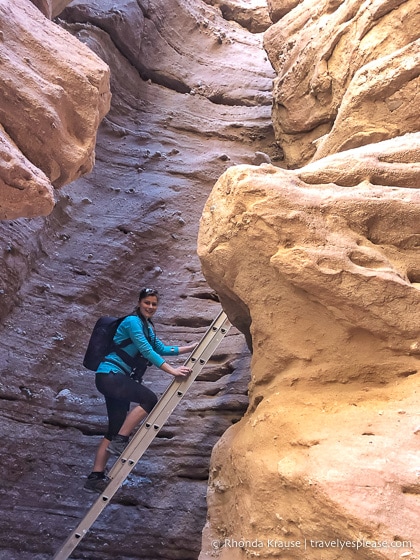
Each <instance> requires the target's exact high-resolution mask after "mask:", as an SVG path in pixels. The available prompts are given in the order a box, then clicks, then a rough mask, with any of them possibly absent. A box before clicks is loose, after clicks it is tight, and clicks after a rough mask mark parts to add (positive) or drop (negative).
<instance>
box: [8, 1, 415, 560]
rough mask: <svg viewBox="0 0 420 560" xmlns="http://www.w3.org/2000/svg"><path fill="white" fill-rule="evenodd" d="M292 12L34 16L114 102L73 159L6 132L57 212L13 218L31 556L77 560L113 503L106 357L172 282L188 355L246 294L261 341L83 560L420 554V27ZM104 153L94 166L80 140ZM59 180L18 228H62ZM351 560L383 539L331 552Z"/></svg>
mask: <svg viewBox="0 0 420 560" xmlns="http://www.w3.org/2000/svg"><path fill="white" fill-rule="evenodd" d="M64 4H65V2H64V3H60V2H37V5H38V6H39V8H40V9H41V10H42V12H43V13H44V14H45V15H46V16H48V17H53V16H54V15H56V14H57V11H59V10H60V9H61V8H62V7H64ZM267 4H268V13H269V14H270V16H271V18H272V20H273V21H274V22H276V23H275V24H274V25H273V26H272V27H270V28H268V26H269V21H268V15H267V11H266V10H265V7H264V3H263V2H260V1H255V2H249V3H248V2H245V0H243V1H242V0H241V1H239V0H232V1H228V0H226V1H222V0H209V1H207V2H206V3H204V2H201V1H198V0H194V1H193V0H187V1H185V0H184V1H181V0H179V1H171V2H167V1H165V2H164V1H163V0H154V1H153V2H151V1H146V0H145V1H142V0H141V1H139V2H136V1H134V0H125V1H119V2H117V3H116V2H111V1H108V0H102V1H101V2H98V1H94V0H91V1H85V2H84V1H81V0H76V1H74V2H72V3H71V4H70V5H69V6H68V7H67V8H66V9H65V10H64V11H63V12H62V13H60V15H59V18H58V19H56V20H55V23H52V22H48V20H46V19H45V18H43V19H42V20H40V19H39V18H40V17H42V16H39V15H36V16H33V18H32V20H33V21H32V25H31V26H29V31H31V32H32V33H33V35H34V36H35V37H34V39H33V40H31V41H29V40H28V42H27V43H26V47H25V41H23V46H24V47H25V48H29V45H30V44H32V42H34V47H33V48H34V51H35V52H37V48H38V47H35V45H37V44H38V43H39V37H44V35H43V33H47V35H48V34H49V33H51V34H52V35H49V39H48V41H50V38H51V41H52V37H55V36H56V35H57V34H58V35H59V38H60V39H59V40H60V41H62V40H64V41H68V43H69V45H72V46H73V45H75V44H76V43H75V42H74V39H75V38H76V39H78V40H79V41H80V45H81V46H80V47H79V46H78V47H77V48H80V49H81V51H80V53H81V55H80V56H81V59H80V60H79V59H77V60H76V61H74V62H73V66H74V67H75V68H76V67H77V68H80V65H82V66H83V67H84V65H85V62H86V60H88V61H89V60H95V64H98V68H100V69H101V71H102V72H103V74H102V75H103V77H104V79H105V82H101V81H95V84H96V87H95V88H93V90H92V91H93V92H94V95H93V96H92V97H90V98H86V97H85V95H80V98H81V99H80V100H78V96H77V95H75V97H74V99H75V101H79V102H80V103H81V108H80V111H81V113H80V116H81V121H80V122H84V119H85V118H86V124H87V126H88V128H89V130H83V131H81V132H86V136H83V134H81V132H80V131H77V133H76V134H73V132H74V131H73V130H70V131H68V130H66V128H65V127H64V129H63V130H62V131H61V133H62V134H64V133H66V134H67V133H68V134H69V135H68V136H66V134H64V144H62V140H63V139H62V138H59V137H57V139H56V140H54V142H51V143H50V144H49V146H48V150H44V153H43V154H38V157H41V155H42V161H43V162H45V165H44V163H42V162H41V163H42V165H41V163H40V164H39V165H38V163H37V161H34V160H33V159H32V157H30V158H28V157H27V153H28V150H30V148H31V147H32V144H31V143H30V142H29V144H28V147H27V148H26V147H24V148H23V149H22V147H23V144H20V143H18V142H17V141H16V139H15V138H14V137H13V136H12V135H10V133H9V132H8V128H6V127H5V131H7V134H8V135H9V137H5V141H4V142H3V143H2V146H3V147H4V148H3V149H4V153H5V154H6V157H8V158H10V159H9V161H13V169H14V170H16V169H17V170H19V169H22V172H20V171H19V173H18V176H19V177H23V178H24V179H25V181H26V182H25V183H24V186H25V189H27V192H28V193H30V195H28V197H27V199H26V200H27V202H26V207H27V209H26V210H25V213H23V212H22V207H24V206H25V205H23V206H21V207H20V210H19V204H18V203H16V204H15V201H14V200H12V201H11V202H10V204H9V206H10V207H12V203H13V204H15V205H14V209H15V210H14V211H15V213H14V214H13V213H9V214H7V215H6V214H5V215H4V217H5V218H8V219H6V220H4V221H3V222H2V223H0V231H1V243H2V254H1V257H0V265H1V268H0V271H1V272H0V279H1V286H0V289H1V290H0V298H1V307H0V319H1V321H2V324H1V359H0V370H1V377H0V399H1V409H0V415H1V423H0V429H1V433H2V436H3V437H2V442H3V446H2V452H1V454H2V465H3V476H2V484H1V488H0V507H1V513H2V515H1V518H0V523H1V527H0V529H1V534H2V540H1V543H0V554H1V555H2V556H3V557H4V558H7V559H12V560H13V559H15V558H16V559H19V560H29V559H31V560H34V559H39V560H41V559H42V560H44V559H47V558H51V556H52V554H53V552H54V550H56V549H57V547H58V546H59V545H60V544H61V542H62V541H63V539H64V538H65V537H66V536H67V534H68V533H69V531H70V530H72V529H73V528H74V527H75V525H76V524H77V522H78V520H79V519H80V518H81V517H82V516H83V514H84V513H85V511H86V509H87V507H88V506H89V504H90V503H91V502H92V497H91V496H90V495H86V494H83V493H82V491H81V486H82V485H83V481H84V476H85V475H86V474H87V472H89V469H90V466H91V457H92V455H93V453H94V450H95V447H96V445H97V443H98V441H99V437H100V434H101V433H102V431H103V429H104V425H105V410H104V406H103V403H102V400H101V398H100V397H99V395H98V393H97V391H96V390H95V388H94V385H93V381H92V377H91V376H90V375H89V374H87V373H86V371H84V370H83V368H82V366H81V358H82V353H83V348H84V345H85V344H86V340H87V337H88V334H89V331H90V328H91V326H92V324H93V322H94V320H95V319H96V317H97V316H99V315H102V314H105V313H113V314H117V313H122V312H127V311H129V310H130V308H131V307H132V304H133V301H134V300H135V298H136V295H137V292H138V288H139V287H141V286H142V285H150V284H152V285H156V286H157V287H158V288H159V289H160V290H161V291H162V293H163V298H162V310H161V311H160V313H159V316H158V317H157V321H156V323H157V327H158V333H159V335H160V336H161V337H162V338H163V339H164V340H171V341H180V342H183V341H185V342H191V341H192V340H197V338H198V337H199V336H200V335H201V334H202V333H203V332H204V330H205V328H206V326H207V325H208V324H209V323H210V321H211V319H212V318H213V317H214V316H215V314H216V313H217V312H218V310H219V309H220V304H219V303H218V299H219V298H220V300H221V302H222V304H223V306H224V308H225V309H226V311H227V312H228V314H229V317H230V318H231V320H232V321H233V322H234V324H235V326H236V327H237V329H233V331H232V332H231V333H230V334H229V336H228V337H227V339H226V340H225V341H224V342H223V344H222V346H221V347H220V348H219V350H218V352H217V354H216V355H215V356H214V358H213V360H212V362H211V364H210V366H209V367H208V368H207V369H206V370H205V371H204V373H203V375H202V376H200V379H199V380H198V381H197V383H196V384H195V385H194V387H193V388H192V389H191V392H190V394H189V395H188V396H187V398H186V399H185V400H184V401H183V403H182V405H181V406H180V407H179V409H178V410H177V411H176V412H175V414H174V415H173V416H172V418H171V419H170V421H169V423H168V425H167V426H166V427H165V429H164V430H162V432H161V434H160V437H159V438H158V439H157V440H156V441H155V442H154V444H153V445H152V447H151V448H150V450H149V451H148V452H147V454H146V455H145V457H144V458H143V459H142V461H141V462H140V464H139V465H138V467H137V468H136V470H135V471H134V473H133V475H132V476H130V478H129V480H128V481H127V483H126V484H125V485H124V487H123V488H122V489H121V490H120V491H119V493H118V494H117V496H116V497H115V499H114V501H113V503H112V504H110V505H109V506H108V508H107V510H106V512H105V513H104V515H103V516H102V517H101V518H100V520H99V521H98V523H97V524H96V525H95V526H94V528H93V529H92V531H91V532H90V534H89V535H87V536H86V537H85V539H83V541H82V542H81V544H80V545H79V547H78V549H77V552H75V554H74V557H75V558H77V557H79V558H89V559H90V560H95V559H99V558H100V559H101V560H104V559H107V558H116V557H118V558H121V559H123V558H127V559H128V558H130V559H131V558H142V559H143V560H159V559H168V560H172V559H179V560H189V559H191V560H193V559H197V558H198V556H199V555H200V558H202V559H204V558H222V559H223V560H226V559H229V560H235V559H245V558H250V557H258V558H286V559H292V558H299V559H301V558H305V559H308V560H312V559H314V560H319V559H323V560H332V559H338V558H340V559H356V558H358V559H359V558H366V559H368V558H369V559H378V560H379V559H380V558H392V559H394V558H395V559H396V558H405V557H408V558H411V559H412V560H413V559H415V558H417V557H419V554H420V553H419V531H418V528H417V525H418V522H417V520H418V517H419V513H420V510H419V504H418V496H419V476H420V471H419V457H418V438H419V437H420V435H419V434H420V427H419V421H418V405H417V394H418V357H419V352H420V350H419V348H420V340H419V319H418V303H419V299H418V298H419V291H418V289H419V288H418V285H419V283H420V261H419V255H418V239H419V235H420V231H419V226H418V223H419V220H418V218H419V197H418V176H419V173H418V171H419V168H418V166H419V135H418V130H419V128H418V125H417V121H416V114H417V113H418V110H417V109H418V97H416V95H418V94H417V90H418V52H419V51H418V40H419V37H418V31H417V30H418V29H419V26H418V17H419V10H418V5H417V3H416V2H410V1H406V2H403V1H400V2H398V1H394V2H389V1H385V0H380V1H379V0H378V1H376V2H374V1H369V2H365V3H362V2H355V1H347V2H336V3H334V2H325V3H317V4H316V6H313V5H312V3H311V2H308V1H306V2H305V1H304V2H301V3H298V2H296V1H295V2H284V1H281V2H280V1H276V0H270V1H269V2H268V3H267ZM6 5H7V7H10V6H9V3H7V2H2V3H1V4H0V6H6ZM19 7H22V9H23V10H25V11H26V12H27V13H31V14H32V11H30V10H33V7H30V4H29V3H28V2H26V1H22V2H20V3H19ZM28 11H30V12H28ZM13 12H14V10H11V9H8V10H4V15H3V16H2V17H4V18H5V20H4V21H5V22H6V21H9V20H7V19H6V17H10V14H11V13H13ZM15 12H16V13H14V14H13V17H16V14H18V13H19V12H18V11H17V10H15ZM37 22H39V25H38V24H37ZM4 25H5V24H4ZM10 27H12V26H11V25H10ZM40 28H42V33H41V29H40ZM266 29H268V30H267V31H266V33H265V36H264V44H265V47H266V49H267V54H266V53H265V52H264V50H263V48H262V43H263V36H262V31H264V30H266ZM27 31H28V30H26V31H25V32H27ZM38 33H40V35H38ZM22 35H23V37H24V36H25V34H24V33H23V31H22ZM44 39H45V37H44ZM45 40H47V39H45ZM41 42H42V41H41ZM16 44H18V43H16ZM47 44H48V45H51V48H52V43H51V42H47ZM77 44H78V45H79V43H77ZM83 44H84V45H85V46H84V45H83ZM86 47H87V49H86ZM16 48H17V47H14V49H15V50H16ZM51 48H50V50H51ZM75 48H76V47H75ZM86 50H88V52H89V53H95V55H93V54H89V55H87V54H85V53H86ZM60 52H61V53H62V50H60ZM9 56H11V55H9ZM25 56H26V54H25V52H24V50H23V51H22V53H21V56H20V59H19V62H20V63H21V64H22V68H24V69H27V65H26V66H25V65H24V57H25ZM45 56H46V55H45ZM267 56H268V57H269V59H270V62H269V61H268V60H267ZM39 58H40V60H44V55H43V56H40V57H39ZM57 59H59V60H57V64H58V68H61V70H60V73H59V75H60V76H61V72H63V73H64V74H67V73H68V60H67V59H66V56H64V62H63V60H62V59H61V58H60V56H59V54H58V52H57ZM48 60H50V59H48ZM101 61H102V62H101ZM61 63H62V64H63V66H60V64H61ZM270 63H271V64H270ZM54 64H55V62H54ZM50 65H51V62H50V63H49V64H47V65H46V67H44V68H42V69H40V70H39V71H41V70H42V72H46V73H47V75H48V72H47V70H48V68H47V67H49V66H50ZM54 67H55V66H54ZM108 68H109V69H110V78H111V82H110V84H111V91H112V102H111V107H110V111H109V113H108V114H107V115H106V116H104V115H105V113H106V110H107V103H108V102H109V92H108V90H107V88H106V87H105V88H104V89H103V85H104V84H105V83H106V79H107V76H108ZM272 68H274V70H275V72H276V74H277V77H275V74H274V72H273V69H272ZM39 71H38V72H37V73H38V74H39ZM86 72H87V71H86ZM18 74H19V73H18ZM70 74H71V75H73V76H74V74H73V72H70ZM22 76H24V73H22ZM85 76H86V74H85ZM70 78H71V76H70ZM13 79H15V78H14V77H13ZM22 79H23V78H22ZM63 79H64V78H63ZM273 80H274V92H273V93H274V102H273V107H271V103H272V84H273ZM69 81H70V83H71V80H69ZM88 81H89V80H88ZM47 82H48V80H47ZM82 83H86V82H85V81H84V80H82ZM67 89H70V90H72V88H71V87H70V85H67V86H66V90H67ZM28 90H29V91H30V92H32V91H35V92H36V87H34V88H28ZM47 90H48V88H47ZM40 91H41V93H42V92H43V89H42V88H40ZM73 91H75V90H73ZM82 91H84V90H83V88H82ZM41 93H40V94H39V95H41ZM76 93H77V92H76ZM101 93H102V94H103V97H102V95H101ZM101 97H102V99H105V103H103V101H102V100H101ZM35 98H36V96H35ZM59 98H60V96H58V97H57V96H55V97H54V96H50V97H48V98H47V99H45V98H42V106H43V107H44V110H43V111H40V114H41V115H45V114H48V113H49V111H45V108H46V107H47V108H51V109H52V108H55V109H57V107H55V104H56V103H57V101H59ZM39 102H40V101H39ZM35 105H36V103H35ZM58 106H59V107H60V103H58ZM89 106H92V107H93V111H92V114H88V115H87V114H86V112H87V113H89V111H88V110H87V108H88V107H89ZM19 107H20V106H19ZM73 109H74V111H75V112H76V113H77V111H78V109H77V104H76V105H74V106H73ZM416 110H417V113H416ZM14 114H16V110H15V111H14ZM30 114H32V113H30ZM101 119H103V120H102V124H101V125H100V127H99V131H98V135H97V143H96V147H95V146H94V143H95V135H96V127H97V126H98V124H99V121H100V120H101ZM76 121H77V119H76ZM1 122H3V121H1ZM16 122H18V123H19V122H21V123H22V122H24V123H26V125H28V123H27V121H25V120H22V121H19V119H17V121H16ZM57 122H59V123H61V122H65V123H70V122H73V119H71V120H70V121H66V111H64V112H63V113H60V116H59V118H58V121H57ZM77 122H79V121H77ZM271 122H272V123H273V125H274V131H273V128H272V126H271ZM20 126H22V124H21V125H20ZM405 133H409V134H407V135H405ZM79 134H81V136H80V138H79ZM28 137H29V133H26V134H22V138H23V139H24V140H25V139H26V141H28ZM19 138H20V137H19ZM69 138H70V140H69ZM79 140H80V142H81V143H82V144H83V145H84V146H88V148H87V150H85V151H84V152H83V150H82V151H81V152H80V154H82V153H84V155H83V157H82V159H80V160H79V164H78V166H77V165H74V166H73V167H72V171H71V172H70V171H69V169H70V168H69V167H68V165H69V163H71V164H72V165H73V164H74V163H75V162H74V161H73V160H72V158H70V160H69V154H68V153H67V154H66V151H65V150H62V146H63V145H66V144H65V142H67V145H68V142H73V143H74V144H78V142H79ZM54 150H55V151H54ZM94 152H95V156H96V164H95V167H94V168H93V171H92V172H91V173H90V174H87V175H85V176H84V177H82V178H79V179H78V180H76V181H74V179H75V178H76V177H77V176H80V173H82V174H84V173H86V172H87V171H89V170H90V169H91V166H92V163H93V154H94ZM36 153H38V152H36ZM56 153H62V160H61V159H60V158H59V157H58V156H57V155H55V156H54V154H56ZM72 153H73V151H72ZM7 154H11V155H7ZM23 154H25V155H23ZM35 155H36V154H35ZM53 156H54V157H53ZM64 156H65V157H64ZM11 158H13V160H12V159H11ZM83 158H84V159H83ZM56 161H58V162H59V163H58V164H57V165H56V164H55V162H56ZM270 161H271V162H272V163H274V164H275V165H276V166H274V165H271V164H270ZM51 162H54V165H52V164H51ZM86 162H87V163H86ZM260 163H262V165H260V166H258V164H260ZM253 164H255V165H253ZM277 165H280V166H281V167H277ZM76 168H77V171H74V170H75V169H76ZM282 168H284V169H282ZM287 169H289V170H287ZM15 173H16V171H15ZM72 173H75V175H72ZM78 173H79V175H77V174H78ZM5 177H6V178H7V175H5ZM219 177H220V179H219ZM2 180H3V179H2ZM216 181H217V183H216ZM3 182H4V185H5V188H10V185H9V183H7V182H6V181H4V180H3ZM67 182H70V184H68V185H67V186H63V184H64V183H67ZM215 183H216V186H215V187H214V189H213V190H212V187H213V185H214V184H215ZM17 186H18V187H20V188H21V185H20V184H18V185H17ZM52 186H54V187H55V193H54V198H55V202H56V205H55V208H54V209H53V211H52V212H51V214H50V215H49V216H48V217H47V218H41V217H40V218H37V219H11V218H15V217H17V216H35V215H40V214H45V213H47V212H50V211H51V210H52V205H53V194H52V193H53V191H52ZM21 190H22V188H21ZM4 192H6V191H4ZM22 192H23V191H22ZM32 193H34V194H32ZM210 193H211V194H210ZM35 194H36V197H35ZM25 196H26V195H25ZM2 199H3V197H2ZM43 199H45V200H47V202H46V203H44V202H42V201H43ZM5 200H6V199H5ZM41 202H42V204H41ZM37 205H38V206H37ZM203 206H205V208H204V212H203V214H202V209H203ZM9 212H10V210H9ZM19 212H22V213H20V214H19ZM29 212H32V214H30V213H29ZM201 214H202V219H201V226H200V233H199V255H200V260H201V263H200V262H199V260H198V258H197V256H196V243H197V235H198V220H199V217H200V216H201ZM201 267H202V268H201ZM202 272H204V275H205V277H204V276H203V274H202ZM216 292H217V293H216ZM241 332H242V333H243V334H241ZM243 335H245V339H246V341H247V344H248V348H252V350H253V354H252V362H251V364H250V359H249V352H248V349H247V347H246V346H245V343H244V337H243ZM250 371H251V380H250V384H249V405H248V382H249V372H250ZM146 382H147V383H148V384H151V385H152V386H153V387H154V388H155V389H156V390H157V391H158V392H162V391H163V390H164V388H165V386H166V385H167V382H168V380H167V378H165V376H160V375H159V372H157V371H150V372H149V374H148V377H147V379H146ZM244 413H245V415H244ZM241 418H242V419H241ZM232 424H234V425H233V426H232ZM228 428H229V429H228ZM220 437H221V439H220V442H219V443H218V444H217V446H216V447H215V450H214V453H213V457H212V462H211V468H210V483H209V488H208V496H207V501H208V519H207V524H206V527H205V531H204V535H203V539H202V541H201V531H202V528H203V526H204V523H205V518H206V502H205V494H206V488H207V477H208V469H209V467H208V464H209V456H210V453H211V450H212V447H213V445H214V444H215V442H216V441H217V440H218V439H219V438H220ZM337 539H339V540H340V542H346V541H347V542H349V543H354V542H356V540H357V542H362V545H361V546H360V547H359V546H358V548H355V547H354V546H351V545H347V546H343V547H342V548H339V547H338V548H337V547H336V546H334V545H331V546H329V547H328V548H327V549H326V548H325V546H323V543H328V542H329V543H336V542H337ZM377 541H381V542H386V543H387V544H388V547H387V548H385V547H382V548H380V549H378V548H375V549H374V548H372V547H369V546H368V545H366V543H367V542H377ZM298 543H299V544H298ZM316 543H318V545H317V544H316ZM409 543H410V546H409ZM284 547H287V550H284ZM200 548H201V553H200Z"/></svg>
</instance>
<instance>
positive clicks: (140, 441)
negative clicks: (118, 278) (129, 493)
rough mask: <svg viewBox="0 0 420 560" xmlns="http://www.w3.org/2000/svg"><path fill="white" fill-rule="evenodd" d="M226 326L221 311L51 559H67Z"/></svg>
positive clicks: (139, 455) (215, 344) (223, 314)
mask: <svg viewBox="0 0 420 560" xmlns="http://www.w3.org/2000/svg"><path fill="white" fill-rule="evenodd" d="M229 328H230V322H229V319H228V318H227V316H226V314H225V313H224V312H223V311H221V312H220V313H219V315H218V316H217V317H216V319H215V320H214V321H213V323H212V324H211V325H210V327H209V328H208V330H207V332H206V333H205V335H204V336H203V338H202V339H201V341H200V342H199V343H198V345H197V346H196V348H195V349H194V352H193V353H192V355H191V356H190V357H189V359H188V360H187V361H186V363H185V365H187V366H188V367H190V368H191V364H194V367H192V368H191V369H192V373H191V374H190V375H189V376H188V377H186V378H182V379H181V380H179V379H177V378H175V379H174V380H173V381H172V383H171V384H170V385H169V387H168V388H167V389H166V391H165V392H164V393H163V395H162V396H161V398H160V399H159V401H158V403H157V404H156V406H155V407H154V409H153V410H152V411H151V412H150V414H149V416H148V419H147V421H146V422H144V423H143V424H142V425H141V426H140V428H139V429H138V430H137V432H136V433H135V435H134V436H133V438H132V440H131V441H130V443H129V444H128V445H127V447H126V448H125V450H124V452H123V456H120V458H119V459H118V460H117V461H116V462H115V463H114V466H113V467H112V469H111V470H110V472H109V474H108V476H109V478H110V482H109V484H108V486H107V487H106V488H105V490H104V492H103V493H102V494H101V495H100V496H99V497H98V499H97V500H96V501H95V502H94V503H93V505H92V506H91V508H90V509H89V511H88V512H87V514H86V515H85V517H84V518H83V519H82V521H81V522H80V523H79V525H78V526H77V527H76V529H75V530H74V531H73V532H72V533H71V534H70V536H69V537H68V538H67V540H66V541H65V542H64V544H63V545H62V546H61V548H60V549H59V550H58V552H57V553H56V555H55V556H54V559H53V560H66V559H67V558H69V556H70V554H71V553H72V552H73V550H74V549H75V548H76V547H77V546H78V544H79V542H80V541H81V539H82V538H83V537H84V536H85V535H86V533H87V532H88V531H89V529H90V527H91V526H92V525H93V524H94V523H95V521H96V519H97V518H98V517H99V515H100V514H101V512H102V511H103V509H104V508H105V507H106V505H107V504H108V502H109V501H110V500H111V499H112V497H113V496H114V494H115V493H116V492H117V490H118V489H119V488H120V486H121V484H122V483H123V482H124V480H125V479H126V478H127V476H128V475H129V474H130V472H131V471H132V470H133V468H134V467H135V465H136V464H137V462H138V461H139V459H140V458H141V457H142V455H143V454H144V452H145V451H146V449H147V448H148V447H149V445H150V444H151V443H152V441H153V439H154V438H155V437H156V435H157V433H158V431H159V430H160V428H161V426H163V424H164V423H165V422H166V420H167V419H168V418H169V416H170V415H171V414H172V412H173V410H174V408H175V407H176V405H177V404H178V403H179V401H180V398H182V397H183V396H184V394H185V391H186V390H187V389H188V388H189V387H190V386H191V385H192V383H193V382H194V381H195V379H196V378H197V376H198V374H199V373H200V372H201V370H202V368H203V366H204V365H205V364H206V363H207V361H208V360H209V359H210V357H211V356H212V354H213V353H214V351H215V349H216V348H217V346H218V345H219V344H220V342H221V341H222V339H223V337H224V336H225V335H226V333H227V332H228V330H229ZM196 362H197V363H196ZM151 426H153V428H154V429H153V430H150V428H151Z"/></svg>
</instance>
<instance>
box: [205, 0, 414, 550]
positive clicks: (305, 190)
mask: <svg viewBox="0 0 420 560" xmlns="http://www.w3.org/2000/svg"><path fill="white" fill-rule="evenodd" d="M269 6H270V13H271V15H272V17H273V20H276V19H278V22H277V23H276V24H275V25H273V26H272V27H271V28H270V29H269V30H268V31H267V32H266V33H265V39H264V45H265V47H266V49H267V52H268V54H269V57H270V61H271V62H272V64H273V67H274V68H275V70H276V73H277V77H276V79H275V80H274V90H273V125H274V129H275V134H276V139H277V141H278V142H279V144H280V145H281V147H282V148H283V150H284V156H285V160H284V163H285V166H286V167H288V168H289V169H294V170H286V169H280V168H278V167H274V166H272V165H269V164H264V165H262V166H261V167H259V168H256V167H249V166H237V167H236V168H232V169H229V170H228V171H227V172H226V173H225V174H224V175H223V176H222V177H221V178H220V179H219V181H218V182H217V184H216V186H215V188H214V189H213V192H212V194H211V196H210V197H209V199H208V202H207V204H206V207H205V210H204V212H203V216H202V220H201V226H200V235H199V254H200V258H201V262H202V266H203V271H204V274H205V276H206V278H207V280H208V282H209V284H210V285H211V286H212V287H213V288H214V289H215V290H216V291H217V292H218V294H219V295H220V298H221V301H222V304H223V306H224V307H225V309H226V310H227V311H228V314H229V316H230V317H231V318H232V320H233V321H234V323H235V324H236V325H237V326H238V327H239V328H240V329H241V330H242V331H243V332H244V333H245V335H246V338H247V340H248V342H249V345H250V346H252V348H253V358H252V363H251V383H250V387H249V397H250V406H249V408H248V410H247V412H246V414H245V416H244V418H243V419H242V420H241V421H240V422H239V423H237V424H235V426H234V427H232V428H230V429H229V430H228V431H227V432H226V433H225V434H224V435H223V436H222V438H221V440H220V442H219V443H218V444H217V446H216V448H215V451H214V455H213V459H212V464H211V473H210V474H211V476H210V483H209V492H208V505H209V517H208V522H207V526H206V530H205V532H204V538H203V549H202V553H201V555H200V559H202V560H204V559H205V558H220V559H226V560H227V559H229V560H236V559H238V560H239V559H245V558H250V557H258V558H287V559H288V560H291V559H294V558H296V559H301V558H305V559H306V558H307V559H309V560H315V559H322V560H329V559H331V560H332V559H338V558H340V560H341V559H356V558H357V559H361V558H363V559H380V558H392V559H397V558H419V557H420V531H419V528H418V519H419V517H420V502H419V495H420V470H419V465H420V455H419V442H420V440H419V438H420V424H419V416H418V404H417V402H418V392H419V357H420V320H419V309H420V254H419V240H420V193H419V190H418V189H419V187H420V166H419V161H420V158H419V156H420V133H419V120H418V110H419V97H418V96H419V72H420V66H419V56H420V48H419V47H420V44H419V29H420V26H419V23H420V19H419V17H420V11H419V5H418V3H417V2H410V1H407V2H387V1H380V2H358V1H355V2H353V1H349V2H321V3H319V2H318V3H316V5H313V3H312V2H308V1H303V2H301V3H296V2H294V3H284V2H276V1H271V2H269ZM290 10H291V11H290Z"/></svg>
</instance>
